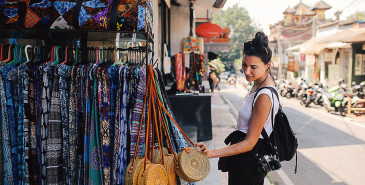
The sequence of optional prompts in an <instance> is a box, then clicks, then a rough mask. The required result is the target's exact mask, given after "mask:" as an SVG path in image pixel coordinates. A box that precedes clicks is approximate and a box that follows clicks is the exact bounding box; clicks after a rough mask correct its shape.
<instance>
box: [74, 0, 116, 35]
mask: <svg viewBox="0 0 365 185" xmlns="http://www.w3.org/2000/svg"><path fill="white" fill-rule="evenodd" d="M112 2H113V0H89V1H87V0H84V1H83V3H82V6H81V10H80V12H79V18H78V20H79V26H80V28H81V29H90V30H106V29H107V28H108V22H109V18H110V16H108V13H109V14H110V11H109V7H110V6H111V3H112Z"/></svg>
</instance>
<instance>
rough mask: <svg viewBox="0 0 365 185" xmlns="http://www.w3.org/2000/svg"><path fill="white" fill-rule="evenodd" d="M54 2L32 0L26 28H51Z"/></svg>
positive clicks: (27, 14) (28, 10) (28, 9)
mask: <svg viewBox="0 0 365 185" xmlns="http://www.w3.org/2000/svg"><path fill="white" fill-rule="evenodd" d="M51 7H52V2H50V1H49V0H31V1H30V3H29V6H28V7H27V13H26V16H25V17H26V18H25V27H26V28H49V25H50V21H49V20H50V13H51V11H50V10H51Z"/></svg>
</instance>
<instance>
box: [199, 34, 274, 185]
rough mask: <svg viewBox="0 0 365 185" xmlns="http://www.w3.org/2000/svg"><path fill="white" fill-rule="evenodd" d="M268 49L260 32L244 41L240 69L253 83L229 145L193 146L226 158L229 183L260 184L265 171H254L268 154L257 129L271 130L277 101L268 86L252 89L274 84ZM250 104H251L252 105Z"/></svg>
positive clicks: (208, 154) (269, 131) (200, 144)
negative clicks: (250, 39) (210, 147)
mask: <svg viewBox="0 0 365 185" xmlns="http://www.w3.org/2000/svg"><path fill="white" fill-rule="evenodd" d="M271 55H272V52H271V50H270V48H269V47H268V38H267V36H266V35H265V34H264V33H263V32H257V33H256V35H255V38H254V39H253V40H252V41H247V42H245V43H244V50H243V61H242V69H243V71H244V74H245V76H246V80H247V81H250V82H254V85H253V87H252V89H251V91H250V92H249V93H248V94H247V95H246V97H245V98H244V101H243V103H242V105H241V107H240V109H239V116H238V122H237V126H236V131H235V132H233V133H232V134H230V136H228V137H227V139H226V140H225V143H226V144H228V143H231V145H230V146H227V147H225V148H221V149H215V150H208V149H207V147H206V145H205V144H204V143H197V144H196V145H195V146H196V147H200V149H199V150H202V151H204V153H205V154H206V155H207V156H208V157H209V158H216V157H225V156H230V157H228V158H229V160H228V184H229V185H236V184H237V185H238V184H239V185H243V184H245V185H246V184H249V185H258V184H263V183H264V178H265V176H266V175H267V174H266V173H260V172H259V171H258V164H257V162H258V159H259V158H260V157H262V156H263V155H266V154H269V153H270V152H268V150H269V149H268V147H267V145H266V144H264V142H263V137H262V136H261V131H262V129H263V128H265V131H266V132H267V134H268V135H270V134H271V132H272V124H271V110H272V109H271V107H272V103H274V105H275V106H274V115H276V113H277V112H278V108H279V106H278V105H279V102H278V99H277V98H276V97H275V95H273V94H272V92H271V91H270V90H269V89H263V90H261V91H259V93H258V94H257V96H256V98H255V99H254V96H255V94H256V91H257V90H259V89H260V88H262V87H265V86H272V87H275V82H274V80H273V78H272V76H271V74H270V64H271V61H270V60H271ZM252 105H253V107H252Z"/></svg>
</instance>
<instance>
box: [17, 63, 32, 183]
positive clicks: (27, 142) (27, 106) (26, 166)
mask: <svg viewBox="0 0 365 185" xmlns="http://www.w3.org/2000/svg"><path fill="white" fill-rule="evenodd" d="M24 67H25V68H24V70H22V73H21V74H20V75H22V76H23V80H24V81H23V82H24V83H23V84H24V86H23V87H24V88H23V92H22V94H23V95H24V96H23V107H24V109H23V110H24V112H23V117H24V134H23V135H24V184H30V172H29V169H30V164H31V162H30V134H31V133H30V131H31V130H30V115H29V114H26V112H30V100H29V99H30V95H29V94H30V93H29V75H28V73H27V70H28V68H27V67H26V66H24ZM26 110H28V111H26Z"/></svg>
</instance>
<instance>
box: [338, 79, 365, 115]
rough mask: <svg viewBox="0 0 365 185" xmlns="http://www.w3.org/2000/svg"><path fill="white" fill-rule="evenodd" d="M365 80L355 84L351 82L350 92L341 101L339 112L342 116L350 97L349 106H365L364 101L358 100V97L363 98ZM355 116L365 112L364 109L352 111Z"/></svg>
mask: <svg viewBox="0 0 365 185" xmlns="http://www.w3.org/2000/svg"><path fill="white" fill-rule="evenodd" d="M364 90H365V81H363V82H361V83H360V84H359V85H357V84H356V83H355V82H352V92H353V93H348V94H347V95H346V97H345V98H344V100H343V102H342V106H343V111H342V112H341V115H342V116H346V115H347V108H348V103H349V100H350V97H351V102H350V103H351V107H353V108H365V102H358V101H357V100H359V99H365V92H364ZM353 113H354V115H355V116H362V115H364V114H365V111H353Z"/></svg>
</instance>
